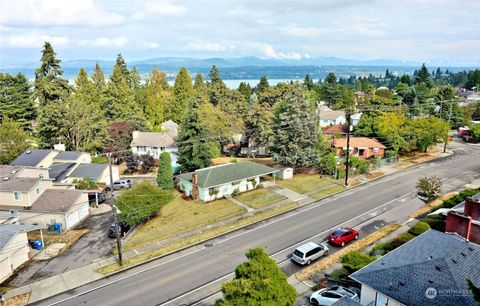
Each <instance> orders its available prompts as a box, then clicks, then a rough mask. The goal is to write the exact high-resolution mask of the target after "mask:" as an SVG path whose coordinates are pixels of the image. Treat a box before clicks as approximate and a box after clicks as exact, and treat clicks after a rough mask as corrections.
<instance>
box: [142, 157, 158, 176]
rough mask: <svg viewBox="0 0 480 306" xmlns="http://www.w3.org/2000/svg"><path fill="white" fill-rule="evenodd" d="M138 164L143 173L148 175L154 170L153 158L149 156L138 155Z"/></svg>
mask: <svg viewBox="0 0 480 306" xmlns="http://www.w3.org/2000/svg"><path fill="white" fill-rule="evenodd" d="M140 164H141V166H142V171H143V173H148V172H150V171H152V169H154V168H155V158H153V156H151V155H140Z"/></svg>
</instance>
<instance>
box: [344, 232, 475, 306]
mask: <svg viewBox="0 0 480 306" xmlns="http://www.w3.org/2000/svg"><path fill="white" fill-rule="evenodd" d="M479 266H480V245H478V244H475V243H471V242H466V241H465V240H464V239H463V238H461V237H459V236H457V235H449V234H444V233H441V232H438V231H435V230H429V231H428V232H426V233H424V234H422V235H420V236H418V237H417V238H415V239H412V240H411V241H409V242H407V243H405V244H404V245H402V246H401V247H399V248H397V249H395V250H394V251H392V252H390V253H388V254H386V255H385V256H383V257H381V258H380V259H377V260H376V261H374V262H373V263H371V264H369V265H367V266H365V267H364V268H362V269H360V270H358V271H357V272H355V273H353V274H352V275H350V277H351V278H352V279H354V280H356V281H359V282H361V283H362V284H366V285H368V286H370V287H372V288H374V289H375V290H377V291H379V292H381V293H383V294H385V295H387V296H389V297H391V298H392V299H395V300H397V301H399V302H401V303H403V304H405V305H416V306H423V305H425V306H427V305H428V306H436V305H438V306H443V305H450V306H456V305H458V306H460V305H461V306H467V305H472V306H474V305H475V301H474V299H473V296H472V295H471V294H470V291H469V290H468V288H467V283H466V279H471V280H472V282H473V284H474V285H475V286H477V287H478V286H480V269H479ZM429 288H434V289H435V290H436V292H437V296H436V297H435V298H433V299H429V298H427V296H426V294H425V293H426V291H427V289H429ZM442 292H443V294H442Z"/></svg>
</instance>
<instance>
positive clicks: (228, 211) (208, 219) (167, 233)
mask: <svg viewBox="0 0 480 306" xmlns="http://www.w3.org/2000/svg"><path fill="white" fill-rule="evenodd" d="M245 212H246V211H245V209H243V208H241V207H239V206H237V205H235V204H233V203H231V202H230V201H228V200H224V199H222V200H217V201H213V202H209V203H205V202H203V201H200V200H195V201H193V200H191V201H185V200H183V199H182V198H181V196H180V193H178V192H177V191H175V193H174V198H173V200H172V202H170V203H168V204H167V205H165V206H164V207H163V208H162V210H161V213H160V214H159V215H158V216H157V217H155V218H153V219H152V220H150V221H148V222H147V223H145V224H143V225H142V226H141V227H140V228H139V229H138V230H137V231H136V232H135V233H134V234H133V236H132V237H130V239H128V240H127V242H126V243H125V245H124V250H125V251H128V250H132V249H135V248H138V247H142V246H145V245H148V244H151V243H153V242H155V241H158V240H164V239H168V238H172V237H174V236H176V235H178V234H182V233H185V232H188V231H191V230H194V229H196V228H199V227H202V226H205V225H208V224H212V223H215V222H218V221H221V220H224V219H228V218H230V217H233V216H237V215H241V214H243V213H245Z"/></svg>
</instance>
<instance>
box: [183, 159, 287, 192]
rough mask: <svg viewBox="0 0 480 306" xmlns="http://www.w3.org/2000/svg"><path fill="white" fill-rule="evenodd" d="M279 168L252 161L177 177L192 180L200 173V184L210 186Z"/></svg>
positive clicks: (205, 186) (275, 170)
mask: <svg viewBox="0 0 480 306" xmlns="http://www.w3.org/2000/svg"><path fill="white" fill-rule="evenodd" d="M277 171H278V169H274V168H271V167H267V166H264V165H262V164H257V163H254V162H250V161H244V162H239V163H230V164H225V165H219V166H213V167H208V168H204V169H199V170H196V171H195V172H188V173H183V174H180V175H178V176H177V177H179V178H181V179H183V180H186V181H189V182H191V181H192V175H193V174H196V175H198V186H199V187H201V188H210V187H215V186H218V185H222V184H225V183H229V182H234V181H238V180H244V179H247V178H252V177H256V176H261V175H267V174H270V173H274V172H277Z"/></svg>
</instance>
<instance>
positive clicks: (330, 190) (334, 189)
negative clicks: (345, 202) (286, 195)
mask: <svg viewBox="0 0 480 306" xmlns="http://www.w3.org/2000/svg"><path fill="white" fill-rule="evenodd" d="M344 189H345V187H343V186H342V185H336V186H332V187H330V188H327V189H325V190H322V191H320V192H317V193H314V194H312V195H310V197H311V198H312V199H320V198H324V197H326V196H328V195H331V194H332V193H335V192H339V191H342V190H344Z"/></svg>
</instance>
